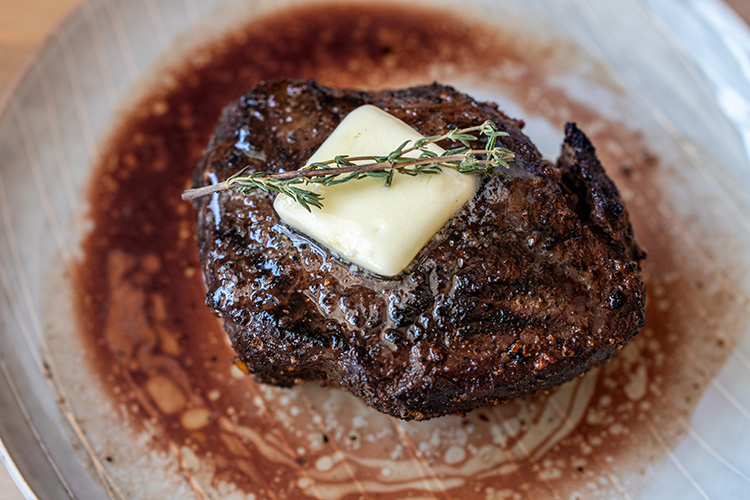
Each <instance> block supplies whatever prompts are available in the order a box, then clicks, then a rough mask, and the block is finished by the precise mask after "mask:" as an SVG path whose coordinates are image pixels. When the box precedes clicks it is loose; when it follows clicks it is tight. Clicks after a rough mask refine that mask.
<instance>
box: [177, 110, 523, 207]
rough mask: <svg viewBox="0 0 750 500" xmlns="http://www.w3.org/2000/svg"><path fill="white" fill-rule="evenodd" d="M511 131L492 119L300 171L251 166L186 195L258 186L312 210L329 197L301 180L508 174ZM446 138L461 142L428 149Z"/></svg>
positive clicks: (329, 181)
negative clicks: (504, 140) (478, 144)
mask: <svg viewBox="0 0 750 500" xmlns="http://www.w3.org/2000/svg"><path fill="white" fill-rule="evenodd" d="M476 133H478V135H477V134H476ZM507 135H508V134H507V132H502V131H499V130H498V129H497V126H496V125H495V124H494V123H493V122H492V121H490V120H487V121H485V122H484V123H482V124H481V125H477V126H473V127H466V128H462V129H453V130H451V131H449V132H447V133H445V134H441V135H433V136H429V137H423V138H421V139H418V140H416V141H412V140H408V141H404V142H403V143H402V144H401V145H400V146H399V147H398V148H396V149H395V150H393V151H391V152H390V153H389V154H387V155H385V156H348V155H339V156H336V157H335V158H333V159H331V160H328V161H323V162H315V163H311V164H310V165H307V166H305V167H303V168H301V169H299V170H293V171H290V172H279V173H269V172H252V173H246V171H247V168H245V169H243V170H242V171H240V172H239V173H237V174H235V175H233V176H232V177H230V178H229V179H227V180H226V181H224V182H220V183H217V184H212V185H210V186H204V187H200V188H195V189H188V190H186V191H184V192H183V193H182V199H183V200H191V199H194V198H199V197H201V196H205V195H208V194H212V193H217V192H220V191H226V190H228V189H234V190H235V191H237V192H239V193H240V194H242V195H243V196H248V195H250V194H252V193H253V192H254V191H265V192H267V193H274V192H275V193H280V194H285V195H287V196H289V197H291V198H293V199H294V200H295V201H296V202H297V203H299V204H300V205H302V206H303V207H304V208H305V209H307V210H308V211H310V210H311V208H310V207H316V208H322V207H323V196H322V195H321V194H320V193H316V192H315V191H311V190H309V189H305V188H304V187H300V185H303V186H306V185H309V184H322V185H324V186H333V185H336V184H343V183H344V182H349V181H352V180H357V179H364V178H366V177H374V178H380V179H383V180H384V183H385V185H386V186H390V185H391V184H392V183H393V177H394V174H395V173H399V174H403V175H410V176H416V175H421V174H439V173H441V169H442V168H450V169H452V170H455V171H457V172H459V173H462V174H489V175H497V174H502V173H503V172H502V170H500V169H501V168H504V169H508V168H510V167H509V166H508V162H511V161H513V159H514V158H515V154H514V153H513V152H512V151H511V150H509V149H507V148H505V147H502V146H499V145H498V143H497V138H498V137H503V136H507ZM479 136H484V137H486V138H487V144H486V145H485V147H484V149H476V148H472V146H471V143H472V142H475V141H477V140H479ZM443 141H452V142H454V143H459V144H461V146H460V147H455V148H452V149H448V150H446V151H443V152H442V153H441V154H437V153H435V152H434V151H431V150H430V149H428V148H427V146H428V145H430V144H434V143H438V142H443ZM410 143H412V144H411V145H410ZM416 151H418V152H419V155H418V156H416V157H414V156H411V157H409V156H406V155H408V154H410V153H414V152H416ZM355 162H369V163H364V164H357V163H355Z"/></svg>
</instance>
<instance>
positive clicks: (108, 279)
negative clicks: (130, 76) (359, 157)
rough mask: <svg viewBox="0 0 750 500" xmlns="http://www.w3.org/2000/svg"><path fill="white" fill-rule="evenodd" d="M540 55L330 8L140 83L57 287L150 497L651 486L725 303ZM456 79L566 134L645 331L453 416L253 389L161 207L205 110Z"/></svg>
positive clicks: (579, 491)
mask: <svg viewBox="0 0 750 500" xmlns="http://www.w3.org/2000/svg"><path fill="white" fill-rule="evenodd" d="M555 57H560V53H559V51H555V50H554V49H551V48H549V47H541V46H536V45H534V44H532V43H526V42H524V41H523V40H518V39H514V40H507V39H502V37H501V36H500V35H499V34H497V33H494V32H493V31H492V30H491V29H490V28H489V27H482V26H479V25H477V24H476V23H471V22H469V21H468V20H461V19H456V18H455V17H448V16H445V15H443V14H441V13H440V12H438V11H434V12H433V11H429V10H427V11H426V10H424V9H419V10H417V9H413V10H409V9H404V8H403V7H398V8H397V7H394V6H342V5H330V6H325V7H321V6H318V7H307V8H295V9H294V10H290V11H286V12H280V13H277V14H272V15H270V16H269V17H265V18H260V19H257V20H254V21H253V22H251V23H249V24H247V25H245V26H243V27H241V28H239V29H237V30H235V31H232V32H229V33H227V34H226V35H225V36H224V37H223V38H222V39H221V40H219V41H217V42H213V43H211V44H209V45H207V46H206V47H205V48H204V49H203V50H201V51H198V53H196V54H194V57H191V58H190V60H186V61H185V62H184V64H182V65H178V66H177V67H175V68H171V69H169V70H164V71H163V74H160V75H156V78H155V79H154V81H155V82H157V83H158V84H156V85H154V88H153V90H152V91H150V92H147V93H146V94H145V95H143V96H141V97H140V98H139V100H138V101H137V102H136V103H134V104H133V105H131V106H130V107H129V108H128V109H126V110H124V111H123V115H122V119H121V120H120V121H119V123H118V125H117V127H116V129H115V131H114V133H113V134H112V136H111V139H110V141H109V142H108V144H107V145H106V146H105V152H104V153H103V154H102V160H101V161H100V162H99V164H98V165H97V166H96V169H95V171H94V173H93V175H92V181H91V189H90V194H89V200H90V205H91V213H90V218H91V219H92V222H93V223H94V228H95V229H94V230H93V231H92V232H91V233H90V234H89V235H88V236H87V237H86V239H85V241H84V244H83V248H84V258H83V259H82V261H81V262H80V264H79V265H78V267H77V268H76V269H75V270H74V273H75V275H76V277H77V279H76V282H77V286H76V290H75V293H76V296H77V300H76V303H77V304H78V310H77V314H78V320H79V325H80V332H81V335H82V338H83V341H84V342H85V344H86V346H87V350H88V351H89V353H90V354H91V355H90V356H89V358H90V359H92V360H93V361H92V364H93V365H94V366H93V367H94V369H95V371H96V372H97V373H98V374H99V375H100V378H101V380H102V381H103V383H104V386H105V389H106V392H107V397H108V398H110V399H111V401H112V403H113V404H114V405H115V406H117V407H118V408H121V409H123V410H122V411H121V415H120V418H121V420H122V422H123V424H122V425H127V427H128V429H129V432H132V433H133V434H134V435H144V436H148V437H147V438H146V439H144V442H145V443H146V444H145V447H146V448H147V449H148V450H151V452H153V453H156V454H161V455H162V456H166V457H167V458H166V459H165V460H164V462H165V463H168V464H170V465H169V466H168V467H165V470H164V471H163V472H160V473H159V476H160V477H164V476H168V477H169V478H170V479H169V481H173V482H174V484H176V485H179V486H180V487H184V488H185V490H186V491H187V494H188V496H190V495H192V496H193V497H195V498H229V497H231V498H235V497H236V498H279V499H282V498H326V499H344V498H487V499H492V500H494V499H506V498H611V497H613V496H619V495H622V494H624V493H625V492H627V494H629V495H636V494H637V493H638V492H640V491H643V490H644V489H645V488H646V487H647V486H648V485H649V482H650V481H651V480H652V479H653V477H654V476H655V474H656V473H657V471H658V467H659V466H660V465H661V464H663V463H664V461H665V460H666V459H667V458H666V457H667V454H668V453H669V450H670V449H671V448H672V447H674V446H676V445H677V444H678V443H679V441H680V439H681V437H682V436H684V435H685V433H686V432H687V429H688V428H689V425H690V424H689V422H688V420H689V418H690V415H691V413H692V411H693V409H694V407H695V405H696V404H697V401H698V399H699V398H700V396H701V394H702V393H703V392H704V390H705V389H706V387H707V386H708V385H709V384H710V383H711V381H712V379H713V377H714V376H715V375H716V373H717V372H718V370H719V369H720V368H721V367H722V366H723V364H724V363H725V362H726V360H727V358H728V357H729V355H730V353H731V351H732V349H733V347H734V345H735V344H736V342H737V338H738V335H739V332H740V331H741V329H740V328H738V327H737V325H735V324H734V323H731V318H732V311H733V309H732V308H733V307H736V306H737V304H738V300H739V299H738V298H737V297H736V296H734V295H733V294H732V291H731V290H729V289H728V290H725V291H724V292H716V291H715V289H713V288H711V289H709V287H707V284H708V283H709V282H710V281H711V279H713V278H712V276H711V275H712V270H711V269H707V268H701V267H699V266H697V265H696V264H695V263H694V260H695V259H694V253H695V252H697V250H695V249H692V248H690V247H688V246H686V245H685V244H684V241H683V240H684V238H683V236H684V235H683V234H682V233H681V231H684V229H681V227H683V226H680V221H679V219H678V217H677V216H676V215H675V214H674V213H672V212H671V211H670V209H669V206H667V205H666V204H664V203H663V202H662V201H661V199H660V191H659V188H660V184H661V183H662V182H663V176H662V175H661V171H662V169H663V168H664V166H663V165H662V164H661V162H660V160H659V159H658V157H657V156H656V155H654V154H653V153H651V152H649V151H648V149H647V148H646V146H645V144H644V141H643V140H642V138H641V137H640V136H639V135H638V134H637V133H635V132H633V131H630V130H628V129H627V128H626V127H624V126H622V125H620V124H617V123H614V122H610V121H607V120H605V119H603V118H602V117H601V116H599V115H598V114H597V113H596V111H594V110H592V109H589V108H587V107H586V106H584V105H582V104H580V103H577V102H575V101H573V100H571V99H570V98H569V97H568V96H567V95H566V93H565V92H564V91H563V90H561V89H559V88H554V87H552V86H550V85H548V84H547V80H546V76H545V61H548V60H550V59H554V58H555ZM493 67H494V68H495V70H492V71H490V70H491V68H493ZM497 68H500V69H499V70H498V69H497ZM459 74H472V75H474V77H475V78H477V79H478V80H482V81H484V82H485V83H486V82H487V81H491V83H492V85H496V86H497V87H498V88H501V89H502V91H503V93H504V94H505V95H508V96H510V97H512V98H513V99H514V100H515V101H516V102H518V103H520V105H521V106H522V107H523V108H524V109H525V111H526V112H528V113H529V114H532V115H538V116H543V117H544V118H546V119H547V120H549V121H550V122H551V123H554V124H556V125H558V126H559V129H560V141H562V125H563V124H564V122H565V121H566V120H571V121H573V120H574V121H576V122H578V124H579V125H580V126H581V128H582V129H583V130H584V131H586V132H587V133H588V134H589V136H590V137H591V139H592V142H593V143H594V144H595V145H596V146H597V150H598V154H599V157H600V159H601V160H602V163H603V164H604V165H605V167H606V168H607V169H608V173H609V174H610V176H611V177H613V178H614V179H615V181H616V182H617V184H618V186H619V188H620V189H621V192H622V193H623V197H624V199H625V201H626V202H627V204H628V209H629V211H630V214H631V220H632V221H633V224H634V227H635V233H636V239H637V241H638V242H639V244H641V245H642V246H643V247H644V248H645V249H646V250H647V252H648V258H647V259H646V261H645V262H644V263H643V267H644V271H643V275H644V278H645V280H646V284H647V297H648V299H647V326H646V327H645V328H644V329H643V330H642V331H641V332H640V334H639V335H638V336H637V337H636V338H635V339H634V340H633V341H631V343H630V344H629V345H628V346H627V347H626V348H625V349H623V350H622V351H621V352H620V353H618V355H617V356H615V357H614V358H613V359H612V360H611V361H610V362H608V363H607V364H606V365H604V366H602V367H599V368H596V369H594V370H592V371H590V372H589V373H588V374H586V375H585V376H584V377H582V378H579V379H577V380H575V381H572V382H569V383H567V384H565V385H564V386H563V387H561V388H559V389H557V390H555V391H551V392H550V393H546V394H536V395H533V396H530V397H527V398H523V399H519V400H514V401H511V402H509V403H507V404H504V405H500V406H498V407H494V408H481V409H478V410H476V411H473V412H471V413H470V414H468V415H466V416H465V417H459V416H450V417H443V418H439V419H435V420H430V421H427V422H411V423H406V422H401V421H398V420H395V419H393V418H391V417H388V416H385V415H382V414H379V413H377V412H376V411H374V410H372V409H369V408H367V407H366V406H364V405H363V404H362V403H361V402H360V401H358V400H357V399H356V398H354V397H353V396H350V395H348V394H346V393H344V392H343V391H340V390H338V389H335V388H331V387H322V386H321V385H320V384H317V383H305V384H302V385H299V386H297V387H295V388H293V389H280V388H276V387H271V386H265V385H261V384H257V383H255V382H253V380H252V377H250V376H247V375H246V374H244V373H242V371H241V370H240V369H239V368H238V367H237V366H236V365H234V364H233V363H232V360H233V358H234V354H233V351H232V349H231V347H230V346H229V345H228V341H227V339H226V336H225V334H224V332H223V331H222V329H221V325H220V323H219V322H218V321H217V320H216V319H215V318H214V317H213V315H212V314H211V313H210V311H209V310H208V308H207V307H206V306H205V305H204V293H205V290H204V287H203V283H202V278H201V268H200V263H199V261H198V256H197V243H196V238H195V227H194V226H195V212H194V211H193V209H192V206H191V204H189V203H186V202H183V201H181V200H180V193H181V192H182V191H183V189H185V188H187V187H188V183H189V177H190V175H191V174H192V172H193V170H194V168H195V165H196V163H197V161H198V159H199V158H200V156H201V154H202V151H203V148H204V146H205V145H206V143H207V142H208V139H209V137H210V134H211V132H212V129H213V127H214V125H215V123H216V121H217V119H218V117H219V113H220V111H221V109H222V107H223V106H225V105H226V104H228V103H229V102H231V101H232V100H234V99H236V98H238V97H239V96H240V95H241V94H242V93H243V92H245V91H246V90H248V89H249V88H250V87H252V86H253V85H254V84H255V83H257V82H258V81H260V80H263V79H266V80H268V79H273V78H278V77H303V78H315V79H317V80H319V81H321V82H322V83H324V84H327V85H330V86H336V87H353V88H367V89H377V88H385V87H392V88H396V87H403V86H408V85H413V84H418V83H428V82H429V81H431V80H433V79H435V78H448V79H451V78H455V77H456V75H459ZM459 90H460V88H459ZM499 104H500V108H501V109H502V108H503V105H502V103H499ZM623 145H627V147H623ZM696 353H699V355H698V354H696ZM102 453H103V455H104V456H106V461H107V462H108V463H109V464H119V463H128V464H132V463H135V459H134V458H133V456H129V457H126V456H125V455H128V454H133V453H135V454H136V455H137V454H138V453H146V452H144V450H143V449H140V448H139V449H137V450H135V451H134V450H132V449H127V447H126V446H118V445H117V444H116V442H114V441H113V442H111V443H110V446H109V447H108V448H107V449H105V450H103V451H102ZM147 455H148V453H147ZM140 467H141V469H143V465H142V464H141V465H140ZM147 472H148V471H147ZM132 474H134V475H135V476H137V475H138V474H144V472H143V471H142V470H141V471H140V472H139V471H138V470H133V471H132ZM144 477H146V478H151V479H152V478H153V474H150V475H149V474H148V473H146V475H145V476H144ZM128 487H130V488H131V489H132V491H131V490H127V488H128ZM124 488H126V493H128V495H127V496H128V497H132V498H138V496H139V495H144V496H143V497H144V498H146V497H147V496H148V493H146V492H147V491H148V489H143V488H141V487H136V486H127V485H125V486H124ZM232 495H235V496H232Z"/></svg>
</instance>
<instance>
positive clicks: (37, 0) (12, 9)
mask: <svg viewBox="0 0 750 500" xmlns="http://www.w3.org/2000/svg"><path fill="white" fill-rule="evenodd" d="M83 2H84V0H23V1H19V0H0V95H1V94H3V93H5V92H6V91H8V90H9V88H10V87H11V86H12V84H13V83H14V82H15V81H16V80H17V78H18V77H19V75H20V74H21V72H22V70H23V68H24V65H25V64H27V63H28V61H29V59H30V58H32V57H33V54H34V53H35V51H36V50H39V48H40V46H41V44H42V42H43V41H44V40H45V39H46V38H47V37H48V36H49V35H50V34H51V33H52V31H53V30H54V29H55V27H56V26H57V25H58V24H60V22H62V21H63V19H65V17H67V16H68V15H70V13H71V12H73V10H74V9H75V8H76V7H78V6H80V5H81V4H82V3H83ZM727 3H729V4H730V5H731V6H732V7H734V8H735V9H736V10H737V12H738V13H739V14H740V15H741V16H742V17H744V19H745V20H746V21H750V0H727ZM0 500H23V496H22V495H21V493H20V491H19V490H18V488H17V487H16V486H15V484H13V480H12V479H11V477H10V475H9V474H8V472H7V471H6V470H5V469H4V468H3V467H2V466H0Z"/></svg>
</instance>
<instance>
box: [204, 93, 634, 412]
mask: <svg viewBox="0 0 750 500" xmlns="http://www.w3.org/2000/svg"><path fill="white" fill-rule="evenodd" d="M366 103H369V104H374V105H375V106H378V107H380V108H382V109H384V110H385V111H387V112H389V113H391V114H393V115H394V116H396V117H398V118H400V119H401V120H403V121H405V122H406V123H408V124H409V125H411V126H412V127H414V128H415V129H416V130H418V131H419V132H420V133H422V134H423V135H433V134H438V133H440V132H442V131H445V130H446V129H450V128H456V127H459V128H460V127H467V126H471V125H476V124H479V123H482V122H483V121H484V120H487V119H490V120H493V121H494V122H495V123H496V124H497V125H498V127H499V128H500V129H501V130H504V131H506V132H508V134H510V135H509V136H508V137H503V138H501V142H502V144H503V145H504V146H506V147H508V148H510V149H511V150H512V151H514V152H515V154H516V159H515V161H514V162H512V163H511V168H510V170H509V172H508V175H506V176H494V177H487V178H484V179H483V180H482V182H481V184H480V188H479V190H478V192H477V194H476V196H475V197H474V199H473V200H472V201H471V202H470V203H469V204H468V205H467V206H465V207H464V208H463V209H462V210H461V211H460V212H459V213H458V214H457V215H456V216H455V217H453V218H452V219H451V220H450V221H449V222H448V223H447V224H446V226H445V227H444V228H443V230H442V231H441V232H440V233H439V234H438V235H436V236H435V237H434V238H433V240H432V241H431V242H430V243H429V244H428V245H427V247H425V248H424V249H423V250H422V252H421V253H420V254H419V255H418V257H417V258H416V259H415V261H414V262H413V263H412V264H411V265H410V266H409V267H408V268H407V269H406V270H405V271H403V272H402V273H401V274H400V275H398V276H396V277H394V278H382V277H379V276H376V275H373V274H371V273H368V272H366V271H363V270H362V269H359V268H357V267H355V266H353V265H350V264H347V263H346V262H342V261H341V260H339V259H338V258H337V257H336V256H335V255H332V254H331V253H330V252H329V251H326V250H325V249H322V248H320V247H319V246H317V245H316V244H315V243H313V242H311V241H309V240H308V239H307V238H306V237H305V236H304V235H302V234H299V233H297V232H295V231H294V230H292V229H290V228H289V227H287V226H285V225H284V224H283V223H282V222H280V220H279V218H278V216H277V215H276V213H275V212H274V209H273V206H272V203H273V196H271V195H267V194H263V193H261V194H257V195H253V196H250V197H247V198H244V197H242V196H240V195H238V194H235V193H226V192H225V193H222V194H216V195H213V197H206V198H204V199H200V200H198V201H197V202H196V207H197V209H198V241H199V247H200V257H201V260H202V264H203V272H204V277H205V282H206V286H207V289H208V292H207V295H206V302H207V304H208V306H209V307H210V308H211V309H212V311H213V312H214V313H215V314H217V315H218V316H220V317H221V318H223V320H224V328H225V330H226V331H227V333H228V334H229V336H230V338H231V341H232V344H233V346H234V349H235V350H236V352H237V354H238V356H239V360H240V361H241V362H243V363H244V364H245V365H246V366H247V368H248V370H249V371H250V372H251V373H253V374H255V377H256V378H257V379H258V380H260V381H262V382H266V383H269V384H276V385H280V386H290V385H292V384H294V383H295V382H298V381H300V380H310V379H323V380H327V381H328V383H330V384H334V385H336V386H338V387H341V388H342V389H344V390H346V391H349V392H351V393H352V394H355V395H356V396H358V397H360V398H362V399H363V400H364V401H365V402H366V403H367V404H368V405H370V406H372V407H374V408H375V409H377V410H380V411H382V412H384V413H388V414H390V415H394V416H396V417H400V418H403V419H427V418H432V417H437V416H440V415H445V414H449V413H464V412H467V411H469V410H471V409H473V408H476V407H478V406H482V405H491V404H496V403H497V402H499V401H502V400H505V399H508V398H512V397H516V396H521V395H524V394H528V393H531V392H534V391H537V390H540V389H548V388H551V387H553V386H556V385H558V384H561V383H562V382H565V381H566V380H570V379H571V378H573V377H575V376H576V375H578V374H580V373H582V372H584V371H585V370H586V369H588V368H590V367H591V366H592V365H594V364H596V363H599V362H601V361H604V360H606V359H607V358H609V357H610V356H611V355H612V354H613V353H614V352H615V351H616V350H617V348H618V347H620V346H621V345H622V344H623V343H624V342H626V341H627V340H628V339H629V338H631V337H632V336H633V335H635V334H636V332H637V331H638V329H639V328H640V327H641V326H643V324H644V285H643V282H642V281H641V278H640V277H639V275H638V270H639V266H638V261H639V260H640V259H641V258H643V256H644V254H643V252H642V251H641V250H640V249H639V248H638V246H637V244H636V243H635V241H634V239H633V233H632V228H631V226H630V222H629V220H628V214H627V210H626V209H625V207H624V205H623V203H622V200H621V199H620V196H619V194H618V192H617V189H616V188H615V186H614V184H613V183H612V181H611V180H610V179H609V178H608V177H607V175H606V174H605V172H604V169H603V168H602V166H601V164H600V163H599V160H598V159H597V158H596V155H595V151H594V148H593V146H592V145H591V143H590V142H589V140H588V139H587V138H586V136H585V135H584V134H583V133H582V132H581V131H580V130H578V129H577V128H576V126H575V125H574V124H570V123H569V124H568V125H566V127H565V138H564V143H563V146H562V154H561V156H560V159H559V160H558V161H557V164H556V165H555V164H552V163H550V162H549V161H547V160H545V159H543V158H542V157H541V156H540V154H539V152H538V151H537V149H536V147H535V146H534V145H533V144H532V143H531V141H530V140H529V139H528V138H527V137H526V136H525V135H524V134H523V133H522V132H521V128H522V126H523V123H522V122H520V121H518V120H513V119H511V118H508V117H507V116H505V114H503V113H502V112H501V111H498V109H497V107H496V105H495V104H491V103H484V102H477V101H475V100H473V99H472V98H470V97H468V96H466V95H464V94H461V93H459V92H457V91H456V90H454V89H453V88H451V87H446V86H442V85H438V84H433V85H428V86H423V87H414V88H409V89H404V90H393V91H382V92H373V93H367V92H360V91H355V90H335V89H330V88H326V87H324V86H321V85H319V84H317V83H316V82H314V81H309V80H279V81H273V82H262V83H260V84H259V85H257V86H256V87H255V88H253V89H252V90H251V91H250V92H248V93H247V94H245V95H244V96H242V97H241V98H240V99H239V100H238V101H237V102H235V103H233V104H231V105H230V106H228V107H227V108H226V109H225V110H224V111H223V114H222V116H221V119H220V121H219V123H218V125H217V127H216V130H215V133H214V136H213V138H212V139H211V142H210V143H209V145H208V148H207V150H206V152H205V155H204V157H203V159H202V160H201V162H200V164H199V166H198V169H197V171H196V173H195V176H194V179H193V183H194V185H196V186H202V185H206V184H210V183H215V182H219V181H222V180H224V179H226V178H227V177H229V176H230V175H232V174H235V173H237V172H238V171H239V170H240V169H241V168H243V167H245V166H246V165H249V166H250V170H251V171H253V170H273V171H281V170H293V169H297V168H298V167H300V166H301V165H303V164H304V163H305V161H306V160H307V159H308V158H309V157H310V156H311V155H312V154H313V152H314V151H315V150H316V149H317V148H318V147H319V146H320V145H321V143H322V142H323V141H324V140H325V139H326V138H327V137H328V135H329V134H330V133H331V132H332V131H333V129H334V128H335V127H336V125H337V124H338V123H339V122H340V121H341V120H342V119H343V118H344V116H346V114H347V113H348V112H349V111H351V110H353V109H354V108H356V107H358V106H360V105H362V104H366ZM394 182H398V176H397V177H396V179H395V181H394ZM435 203H440V200H435Z"/></svg>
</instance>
